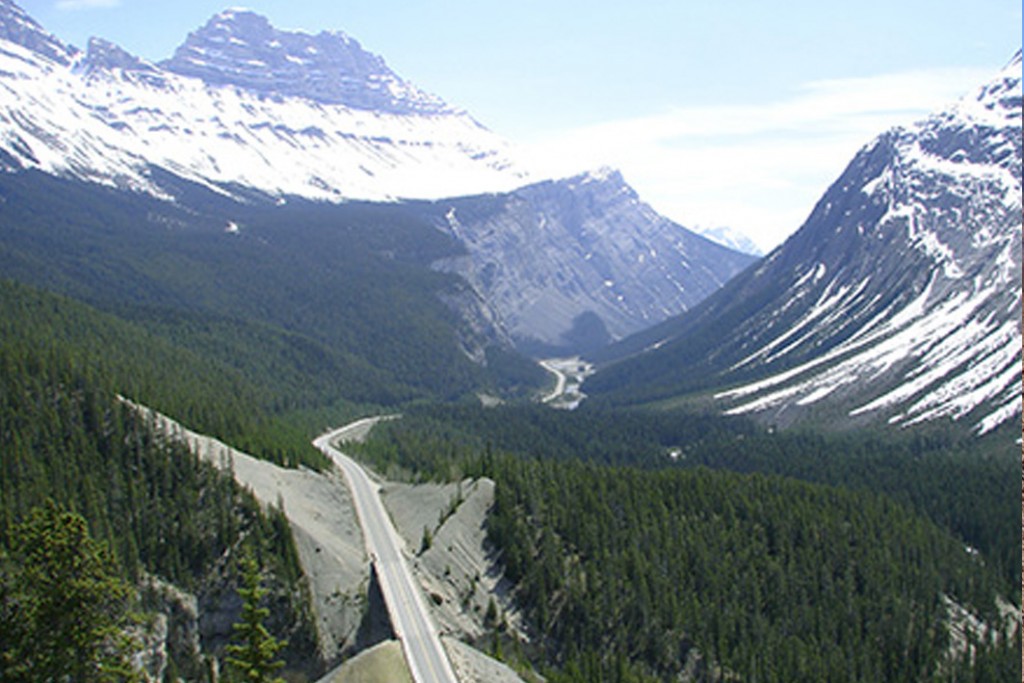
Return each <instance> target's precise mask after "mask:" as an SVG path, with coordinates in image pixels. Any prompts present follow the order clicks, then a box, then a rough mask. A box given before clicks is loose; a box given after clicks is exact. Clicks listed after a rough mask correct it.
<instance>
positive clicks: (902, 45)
mask: <svg viewBox="0 0 1024 683" xmlns="http://www.w3.org/2000/svg"><path fill="white" fill-rule="evenodd" d="M16 1H18V0H16ZM19 4H21V6H22V7H24V8H25V9H26V10H27V11H28V12H29V14H31V15H32V16H33V17H35V19H36V20H37V21H39V22H40V23H41V24H42V25H43V26H44V27H45V28H47V29H48V30H50V31H51V32H53V33H54V34H56V35H57V36H58V37H60V38H61V39H63V40H64V41H66V42H69V43H71V44H73V45H77V46H79V47H84V46H85V44H86V42H87V40H88V37H89V36H92V35H97V36H100V37H103V38H106V39H108V40H111V41H113V42H115V43H117V44H119V45H121V46H122V47H124V48H126V49H127V50H129V51H130V52H132V53H134V54H137V55H140V56H142V57H145V58H147V59H150V60H153V61H159V60H161V59H164V58H166V57H169V56H170V55H171V54H172V53H173V51H174V48H175V47H176V46H177V45H178V44H180V43H181V42H182V41H183V40H184V39H185V36H186V35H187V34H188V32H189V31H192V30H194V29H196V28H198V27H199V26H201V25H202V24H204V23H205V22H206V20H207V19H209V17H211V16H212V15H214V14H216V13H217V12H219V11H221V10H223V9H225V8H226V7H227V6H229V5H230V4H243V5H245V6H247V7H250V8H251V9H253V10H255V11H257V12H259V13H261V14H264V15H265V16H267V17H268V18H269V19H270V21H271V22H272V23H273V24H274V25H276V26H278V27H279V28H284V29H301V30H305V31H309V32H318V31H320V30H342V31H344V32H346V33H348V34H349V35H351V36H352V37H354V38H356V39H357V40H359V41H360V43H362V45H363V47H364V48H366V49H367V50H370V51H371V52H375V53H378V54H380V55H382V56H383V57H384V58H385V60H386V61H387V62H388V64H389V65H390V66H391V68H392V69H393V70H394V71H396V72H397V73H398V74H399V75H400V76H402V77H403V78H406V79H407V80H410V81H412V82H413V83H415V84H416V85H418V86H419V87H420V88H422V89H424V90H427V91H429V92H432V93H435V94H437V95H440V96H441V97H442V98H444V99H445V100H446V101H448V102H449V103H451V104H453V105H456V106H459V107H463V108H465V109H466V110H468V111H469V112H470V113H471V114H472V115H473V116H474V117H475V118H476V119H477V120H478V121H480V122H481V123H482V124H484V125H485V126H487V127H488V128H490V129H492V130H494V131H495V132H497V133H499V134H501V135H503V136H505V137H506V138H508V139H510V140H512V141H513V142H515V143H518V144H520V145H522V146H523V147H524V150H525V153H526V154H528V155H529V156H530V157H531V158H533V159H534V160H535V163H536V165H537V167H538V169H539V171H540V175H541V176H543V175H545V174H550V175H569V174H572V173H576V172H579V171H582V170H585V169H588V168H594V167H597V166H602V165H605V166H612V167H615V168H618V169H620V170H621V171H622V172H623V174H624V176H625V178H626V180H627V181H628V182H629V183H630V184H632V185H633V186H634V187H635V188H636V190H637V191H638V192H639V193H640V196H641V198H642V199H644V200H645V201H647V202H648V203H650V204H651V205H652V206H653V207H654V208H655V209H657V210H658V211H660V212H661V213H663V214H665V215H666V216H668V217H670V218H672V219H673V220H676V221H678V222H679V223H681V224H683V225H685V226H687V227H696V226H705V227H715V226H728V227H730V228H732V229H734V230H737V231H739V232H741V233H744V234H746V235H748V236H749V237H750V238H751V239H753V240H754V242H756V243H757V244H758V245H759V246H761V247H762V248H763V249H768V248H770V247H772V246H775V245H776V244H778V243H780V242H781V241H782V240H783V239H785V237H786V236H788V235H789V234H791V233H792V232H793V231H795V230H796V229H797V228H799V227H800V224H801V223H802V222H803V220H804V219H805V218H806V217H807V215H808V214H809V213H810V211H811V209H812V208H813V205H814V203H815V201H817V199H818V198H819V197H820V196H821V194H822V193H823V192H824V191H825V189H826V188H827V187H828V185H829V184H830V183H831V182H832V181H833V180H835V178H836V177H837V176H838V175H839V173H840V172H841V171H842V170H843V168H844V167H845V166H846V164H847V163H848V162H849V160H850V159H851V158H852V156H853V154H854V153H855V152H856V151H857V149H859V148H860V147H861V146H863V145H864V144H867V143H868V142H869V141H870V140H871V139H872V138H873V137H875V136H876V135H878V134H879V133H882V132H884V131H885V130H887V129H888V128H890V127H892V126H893V125H906V124H909V123H912V122H913V121H915V120H918V119H920V118H922V117H924V116H925V115H927V113H928V112H930V111H932V110H934V109H936V108H939V107H942V106H943V105H945V104H947V103H950V102H952V101H954V100H956V99H957V98H958V97H959V96H961V95H964V94H967V93H970V92H972V91H973V90H974V89H975V88H976V87H977V86H978V85H980V84H981V83H982V82H984V81H985V80H987V79H988V78H990V77H991V76H993V75H995V73H996V72H997V71H998V70H999V69H1000V68H1001V67H1002V66H1003V65H1005V64H1006V63H1007V62H1008V61H1009V60H1010V58H1011V57H1012V56H1013V53H1014V52H1015V51H1016V50H1017V49H1019V48H1020V46H1021V3H1020V2H1019V0H859V1H858V2H852V3H851V2H841V3H840V2H834V1H831V0H813V1H812V0H787V1H785V2H780V1H778V0H630V2H605V1H604V0H543V1H541V0H514V1H508V0H507V1H505V2H496V1H492V0H432V1H429V2H428V1H426V0H302V1H297V0H229V2H218V1H217V0H175V1H174V2H168V1H167V0H21V1H20V3H19Z"/></svg>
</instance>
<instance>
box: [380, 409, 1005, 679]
mask: <svg viewBox="0 0 1024 683" xmlns="http://www.w3.org/2000/svg"><path fill="white" fill-rule="evenodd" d="M1003 441H1005V439H1004V440H1003ZM630 444H633V446H632V447H630ZM957 449H958V442H957V440H956V437H955V436H951V435H947V436H943V435H937V434H936V435H932V436H930V437H929V436H925V435H918V436H914V437H908V438H907V439H905V440H899V439H897V440H887V439H886V438H884V437H880V436H879V437H872V436H864V437H862V438H860V439H857V440H855V439H853V438H850V439H847V440H846V441H842V440H839V439H836V438H833V437H821V436H815V435H811V434H802V435H801V434H794V435H777V434H769V433H768V432H766V431H765V430H763V429H761V428H758V427H756V426H754V425H753V424H752V423H749V422H745V421H737V420H715V419H713V418H708V417H706V416H689V417H688V416H685V415H679V414H675V415H668V414H646V413H616V414H614V415H612V414H608V413H603V412H596V413H594V412H588V411H587V410H580V411H578V412H577V413H574V414H570V415H566V414H564V413H554V412H552V411H544V410H540V409H535V408H510V409H498V410H482V409H477V408H456V407H446V408H426V409H423V410H416V411H410V413H408V414H407V415H406V417H404V418H403V419H402V420H399V421H395V422H389V423H387V424H384V425H381V426H380V427H378V431H377V432H376V433H375V434H374V437H373V438H372V439H371V441H370V443H369V444H367V445H366V447H365V449H364V452H363V457H365V458H367V459H369V460H371V461H372V462H374V463H375V464H376V465H377V466H378V467H382V468H383V467H390V468H391V470H390V471H391V472H392V473H394V474H400V473H402V472H404V473H405V474H406V475H412V476H421V477H423V476H425V477H431V476H439V477H442V478H450V477H457V476H461V475H462V474H465V473H470V474H477V475H479V474H484V475H487V476H490V477H492V478H494V479H495V480H496V482H497V488H496V495H497V499H496V503H495V508H494V510H493V511H492V514H491V516H490V518H489V520H488V529H489V538H490V540H491V541H492V542H493V543H494V544H495V547H496V548H497V549H498V550H499V551H500V552H501V553H502V555H501V557H502V560H503V562H504V564H505V567H506V571H507V575H508V576H509V578H511V579H513V580H514V581H515V582H516V585H517V589H516V596H517V600H518V602H519V605H520V606H521V607H522V608H523V609H524V610H525V611H526V613H527V614H528V615H529V621H530V624H531V626H532V627H533V629H535V633H536V635H537V636H538V637H539V642H542V643H544V650H543V654H542V655H541V658H542V659H543V660H544V661H546V662H547V663H548V665H549V666H552V667H554V670H553V671H552V672H550V673H551V675H550V678H551V680H556V681H557V680H565V681H603V680H644V679H645V678H647V677H650V678H653V679H654V680H674V679H675V677H676V676H678V675H680V674H683V673H684V672H688V675H692V676H694V677H695V678H696V680H704V681H712V680H736V679H738V680H757V681H801V680H805V681H821V680H836V681H840V680H857V681H922V680H991V681H999V680H1016V678H1014V676H1018V677H1019V675H1020V670H1019V663H1018V662H1019V660H1018V659H1017V656H1016V655H1017V653H1018V651H1019V647H1020V645H1019V636H1018V640H1017V641H1016V642H1014V640H1013V638H1012V637H1008V638H1004V639H1002V640H999V641H998V642H996V641H991V642H989V644H988V646H986V647H985V648H982V652H981V654H980V655H979V656H978V657H977V658H976V659H975V660H973V663H972V662H971V661H970V660H968V659H962V658H960V659H958V658H957V657H956V656H953V655H950V654H949V653H950V647H951V642H952V641H951V640H950V636H949V634H948V632H947V628H946V617H947V611H946V610H947V607H946V604H947V603H946V602H945V598H944V597H943V596H946V597H948V598H950V599H952V600H953V601H954V602H956V603H959V604H963V605H965V606H967V608H968V609H969V610H970V611H972V612H973V613H975V614H977V615H978V616H980V617H982V618H983V619H984V620H985V621H987V622H988V623H993V624H996V623H1000V620H1001V617H1000V616H999V609H998V608H997V596H1005V597H1006V598H1007V599H1014V597H1015V596H1016V586H1017V585H1018V583H1019V573H1018V572H1019V569H1018V568H1017V565H1016V555H1018V554H1019V549H1020V546H1019V544H1018V543H1017V542H1016V540H1015V539H1019V538H1020V526H1019V517H1018V516H1017V512H1018V511H1019V509H1018V508H1017V507H1016V489H1015V485H1014V482H1015V481H1016V479H1014V478H1013V477H1012V475H1013V473H1014V471H1016V473H1017V475H1018V476H1019V472H1020V470H1019V467H1020V462H1019V460H1016V458H1015V457H1014V458H1013V460H1010V459H1009V458H1008V456H1007V454H1005V453H1003V454H999V453H998V452H997V451H995V452H993V453H990V454H989V455H988V456H981V455H978V453H977V452H976V451H975V452H973V455H975V456H976V459H975V460H973V461H972V460H971V459H970V458H968V457H967V453H963V452H958V450H957ZM744 454H747V455H744ZM826 458H828V459H829V460H827V461H826V460H825V459H826ZM599 463H600V464H599ZM608 463H612V464H608ZM709 465H710V466H713V467H715V468H716V470H712V469H709ZM732 469H736V470H742V472H736V471H731V470H732ZM757 470H761V471H763V472H768V474H762V473H753V472H757ZM780 472H781V473H784V474H786V475H787V476H781V475H780V474H779V473H780ZM797 477H799V478H803V479H806V480H812V481H815V480H816V481H827V482H830V483H831V485H824V484H820V483H817V484H811V483H802V482H799V481H797V480H796V478H797ZM954 480H955V481H954ZM1007 532H1009V533H1007ZM968 538H969V539H971V540H970V541H965V539H968ZM982 546H983V547H982ZM979 547H981V549H980V550H977V549H978V548H979ZM1011 560H1012V561H1011ZM506 649H507V648H506Z"/></svg>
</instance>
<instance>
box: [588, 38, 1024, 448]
mask: <svg viewBox="0 0 1024 683" xmlns="http://www.w3.org/2000/svg"><path fill="white" fill-rule="evenodd" d="M1020 79H1021V59H1020V53H1019V52H1018V54H1017V55H1016V56H1015V58H1014V60H1013V61H1012V62H1011V63H1010V64H1009V65H1008V66H1007V67H1006V69H1004V70H1003V71H1002V72H1001V73H1000V74H999V75H998V76H997V77H996V78H995V79H993V80H992V81H991V82H990V83H988V84H986V85H985V86H984V87H982V88H981V89H980V90H979V92H978V93H977V94H976V95H975V96H974V97H968V98H964V99H963V100H961V101H960V102H958V103H957V104H956V105H955V106H952V107H951V108H949V109H948V110H947V111H943V112H939V113H937V114H935V115H933V116H931V117H929V118H928V119H927V120H925V121H922V122H921V123H919V124H917V125H915V126H913V127H912V128H909V129H895V130H892V131H889V132H888V133H885V134H884V135H882V136H880V137H879V138H878V139H876V140H875V141H873V142H872V143H871V144H869V145H868V146H866V147H865V148H864V149H862V150H861V151H860V152H859V153H858V154H857V156H856V157H855V158H854V159H853V161H852V162H851V163H850V165H849V166H848V167H847V169H846V170H845V171H844V173H843V174H842V176H841V177H840V178H839V179H838V180H837V181H836V182H835V183H834V184H833V185H832V187H831V188H829V190H828V191H827V192H826V193H825V195H824V196H823V197H822V199H821V200H820V201H819V202H818V204H817V206H816V207H815V209H814V211H813V212H812V213H811V215H810V217H809V218H808V220H807V222H806V223H805V224H804V225H803V227H801V229H800V230H799V231H798V232H797V233H796V234H794V235H793V237H791V238H790V239H789V240H788V241H787V242H786V243H785V244H784V245H782V246H781V247H779V248H778V249H777V250H776V251H775V252H773V253H772V254H771V255H770V256H769V257H768V258H767V259H766V260H765V261H764V263H763V264H762V265H761V266H760V267H758V268H757V269H755V270H751V271H748V272H747V273H745V274H744V275H743V276H742V277H740V278H737V280H736V281H734V282H732V283H730V285H728V286H727V287H726V288H724V289H723V290H722V291H720V292H718V293H717V294H716V295H715V296H713V297H712V298H711V299H709V300H708V301H706V302H705V304H704V305H702V306H701V307H700V308H699V310H697V311H695V312H694V313H693V314H691V315H687V316H683V317H682V318H680V319H678V320H674V321H672V322H671V323H667V324H666V325H664V326H663V327H661V328H659V329H655V330H651V331H650V332H649V333H645V334H644V335H641V336H639V337H638V338H636V339H633V340H630V341H629V343H628V344H626V345H624V346H622V347H621V348H620V349H619V350H618V351H619V353H628V352H636V351H640V350H642V349H644V348H649V349H651V350H650V352H648V353H644V354H641V355H640V356H639V357H637V358H636V359H634V360H632V361H627V362H623V363H621V364H620V365H618V366H615V367H611V368H609V369H607V370H606V371H605V372H604V373H599V374H598V375H597V377H595V378H594V379H593V380H592V381H591V382H588V384H587V391H588V393H591V394H592V395H593V394H607V395H608V397H609V398H610V399H613V400H619V401H647V400H655V399H659V398H667V397H671V396H678V395H681V394H685V393H692V392H696V391H707V390H708V389H713V388H715V387H722V386H730V385H731V387H730V389H729V390H728V391H720V392H718V393H717V394H715V399H716V400H717V401H718V405H720V406H721V407H723V408H724V409H726V410H727V411H728V412H731V413H753V414H758V415H760V416H762V417H764V418H765V419H768V420H771V421H774V422H779V423H787V422H791V421H793V420H795V419H798V418H799V417H801V416H804V417H806V416H808V415H810V414H817V415H819V416H823V415H829V416H835V415H837V414H838V415H841V416H842V419H843V421H845V422H850V421H858V420H866V419H881V420H885V421H888V422H890V423H896V424H902V425H906V424H914V423H918V422H922V421H928V420H933V419H938V418H953V419H959V418H964V417H965V416H970V420H971V421H972V424H974V425H975V426H976V428H977V429H978V430H979V431H987V430H989V429H991V428H993V427H995V426H996V425H998V424H999V423H1001V422H1003V421H1006V420H1009V419H1012V418H1014V416H1016V415H1018V414H1019V413H1020V410H1021V383H1020V377H1021V375H1020V368H1021V332H1020V315H1021V289H1020V282H1021V82H1020ZM652 347H656V348H652Z"/></svg>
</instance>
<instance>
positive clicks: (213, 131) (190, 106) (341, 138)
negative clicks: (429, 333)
mask: <svg viewBox="0 0 1024 683" xmlns="http://www.w3.org/2000/svg"><path fill="white" fill-rule="evenodd" d="M0 38H2V39H3V40H0V88H2V89H3V90H4V91H5V97H4V98H3V99H2V100H0V168H2V169H3V170H6V171H8V172H23V171H27V170H40V171H43V172H45V173H47V174H52V175H56V176H59V177H61V178H65V179H78V180H83V181H87V182H91V183H98V184H101V185H105V186H109V187H114V188H117V189H121V190H127V191H131V192H135V193H144V194H149V195H152V196H155V197H159V198H162V199H174V200H176V201H187V200H188V198H189V197H192V196H194V195H193V194H192V193H186V195H181V194H180V193H178V192H179V189H176V188H180V187H182V186H181V184H180V182H179V181H181V180H184V181H187V182H188V183H194V184H198V185H200V186H204V187H206V188H209V189H211V190H213V191H214V192H217V193H221V194H223V195H225V196H227V197H228V198H234V199H236V200H239V201H246V202H251V201H269V202H275V203H283V202H287V201H289V200H290V199H292V198H304V199H312V200H316V201H325V200H326V201H328V202H331V203H338V204H340V203H343V202H351V201H354V200H369V201H387V202H399V201H406V202H408V201H410V200H434V201H439V200H441V199H442V198H451V197H469V196H472V197H474V198H473V199H467V200H459V201H453V202H449V203H448V204H445V206H444V207H442V208H440V209H439V208H438V206H433V205H430V204H423V205H419V206H421V208H422V209H423V211H424V212H425V214H424V219H425V220H427V221H429V222H431V223H432V224H434V225H435V227H436V228H437V229H440V230H442V231H443V232H447V233H449V234H450V235H452V236H454V237H456V239H458V240H459V241H460V242H461V243H462V245H463V247H464V249H465V251H466V254H467V256H468V258H451V259H446V260H444V261H441V262H439V263H437V264H436V267H437V268H439V269H441V270H445V271H449V272H454V273H458V274H459V275H461V276H463V277H464V278H465V279H466V280H467V281H468V282H470V283H471V284H472V286H473V287H474V288H475V290H476V291H477V293H478V294H479V296H480V297H481V298H482V301H483V303H484V305H486V306H490V307H491V308H492V309H493V314H492V315H490V316H485V317H489V318H491V319H492V320H491V323H493V324H494V325H495V326H496V327H497V329H496V330H492V331H491V332H490V333H488V334H489V335H490V336H492V337H494V338H505V339H506V340H514V341H515V342H517V343H518V344H519V345H520V347H521V348H524V349H527V350H532V351H536V352H538V353H540V352H559V353H575V352H579V351H581V350H584V349H591V348H594V347H596V346H599V345H601V344H603V343H606V342H608V341H611V340H615V339H619V338H622V337H623V336H626V335H628V334H631V333H633V332H637V331H639V330H641V329H643V328H644V327H646V326H648V325H651V324H654V323H657V322H660V321H661V320H664V319H665V318H666V317H669V316H671V315H675V314H677V313H680V312H681V311H684V310H686V309H687V308H689V307H691V306H692V305H693V304H695V303H696V302H698V301H699V300H700V299H702V298H703V297H704V296H706V295H707V294H710V293H711V292H713V291H714V290H716V289H717V288H718V287H719V286H721V285H722V284H723V283H724V282H725V281H727V280H728V279H729V278H730V277H732V276H733V275H734V274H736V273H737V272H738V271H739V270H741V269H742V268H743V267H745V266H746V265H749V264H750V263H751V262H752V261H753V258H752V257H750V256H746V255H742V254H736V253H733V252H732V251H731V250H729V249H726V248H721V247H719V246H717V245H715V244H712V243H710V242H708V241H707V240H705V239H704V238H702V237H699V236H697V235H696V234H694V233H692V232H691V231H689V230H686V229H685V228H683V227H681V226H679V225H676V224H674V223H672V222H671V221H668V220H666V219H665V218H663V217H661V216H659V215H658V214H656V213H655V212H654V211H652V210H651V209H650V207H648V206H647V205H645V204H643V203H642V202H641V201H640V200H639V198H638V197H637V196H636V193H635V192H634V191H633V190H632V189H631V188H629V187H628V185H626V183H625V181H624V180H623V179H622V178H621V176H619V175H618V174H617V173H608V172H600V173H595V174H589V175H587V176H582V177H581V178H573V179H566V180H563V181H545V182H541V183H539V184H536V183H535V184H533V185H530V186H529V187H523V186H525V185H528V184H529V183H530V181H531V175H530V173H529V171H528V169H527V168H526V166H525V165H524V164H523V163H521V162H520V161H518V160H517V158H516V152H515V148H514V146H513V145H511V144H510V143H508V142H507V141H505V140H504V139H502V138H501V137H499V136H498V135H496V134H494V133H493V132H491V131H489V130H487V129H486V128H484V127H483V126H481V125H480V124H479V123H477V122H476V121H475V120H474V119H473V118H472V117H471V116H470V115H469V114H468V113H466V112H464V111H461V110H459V109H456V108H455V107H452V106H450V105H448V104H446V103H445V102H444V101H443V100H442V99H441V98H439V97H436V96H434V95H431V94H428V93H426V92H424V91H422V90H420V89H419V88H417V87H416V86H414V85H413V84H411V83H409V82H408V81H405V80H403V79H402V78H401V77H399V76H398V75H397V74H395V73H394V72H393V71H391V69H389V68H388V66H387V65H386V64H385V62H384V60H383V59H382V58H380V57H379V56H377V55H373V54H371V53H369V52H366V51H365V50H363V49H362V47H361V46H360V45H359V43H358V42H357V41H356V40H354V39H353V38H351V37H349V36H347V35H345V34H344V33H341V32H337V31H336V32H323V33H320V34H317V35H308V34H304V33H298V32H289V31H281V30H278V29H276V28H274V27H273V26H271V25H270V23H269V22H268V21H267V20H266V19H265V18H264V17H261V16H259V15H257V14H254V13H252V12H249V11H246V10H227V11H225V12H222V13H220V14H218V15H216V16H214V17H213V18H211V19H210V20H209V21H208V22H207V23H206V24H205V25H204V26H202V27H201V28H199V29H198V30H196V31H194V32H193V33H191V34H190V35H189V36H188V37H187V39H186V40H185V42H184V43H183V44H182V45H181V46H180V47H179V48H178V49H177V50H176V51H175V53H174V55H173V56H172V57H171V58H170V59H167V60H165V61H163V62H160V63H157V64H154V63H150V62H147V61H145V60H142V59H140V58H138V57H135V56H133V55H131V54H129V53H127V52H125V51H124V50H122V49H121V48H119V47H118V46H116V45H113V44H111V43H109V42H106V41H103V40H99V39H93V40H91V41H90V43H89V45H88V49H87V50H86V51H85V52H81V51H79V50H78V49H76V48H74V47H70V46H67V45H64V44H63V43H62V42H61V41H60V40H59V39H57V38H56V37H54V36H52V35H50V34H49V33H47V32H46V31H45V30H44V29H43V28H42V27H41V26H39V25H38V24H37V23H36V22H35V21H34V20H33V19H32V18H31V17H29V16H28V15H27V14H25V13H24V12H23V11H22V10H21V9H20V8H19V7H18V6H17V5H15V4H14V3H12V2H10V1H9V0H0ZM517 188H522V189H517ZM513 190H515V192H512V191H513ZM510 192H511V194H508V193H510ZM446 201H447V200H446ZM484 205H486V206H487V209H486V211H484V213H486V216H484V215H483V214H481V212H480V209H481V207H483V206H484ZM471 207H473V208H471ZM438 210H441V211H442V212H443V213H442V215H441V216H440V217H439V216H437V211H438ZM452 212H453V213H452ZM382 229H386V228H385V226H382ZM458 310H459V311H460V313H465V312H466V309H465V307H464V306H462V305H459V306H458ZM474 316H475V318H476V319H477V320H476V323H474V324H477V323H479V320H480V316H479V315H476V314H474Z"/></svg>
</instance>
